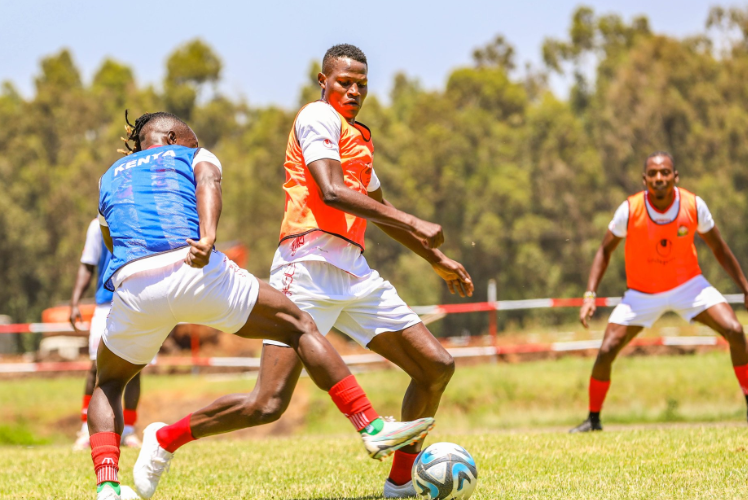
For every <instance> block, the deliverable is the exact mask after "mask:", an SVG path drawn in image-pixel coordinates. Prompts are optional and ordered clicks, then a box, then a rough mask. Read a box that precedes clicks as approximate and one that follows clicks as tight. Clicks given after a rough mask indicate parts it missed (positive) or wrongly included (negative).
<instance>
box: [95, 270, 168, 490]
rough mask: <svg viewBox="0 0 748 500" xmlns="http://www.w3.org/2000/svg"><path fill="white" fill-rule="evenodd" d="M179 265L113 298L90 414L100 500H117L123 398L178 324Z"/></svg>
mask: <svg viewBox="0 0 748 500" xmlns="http://www.w3.org/2000/svg"><path fill="white" fill-rule="evenodd" d="M179 266H181V264H175V265H172V266H165V267H163V268H159V269H153V270H149V271H142V272H140V273H137V274H134V275H132V276H130V277H129V278H128V279H127V280H125V281H124V282H123V283H122V284H121V285H120V286H119V287H118V288H117V291H116V292H115V294H114V301H113V303H112V309H111V312H110V313H109V316H108V318H107V322H106V328H105V330H104V333H103V335H102V341H101V344H100V345H99V352H98V355H97V369H98V377H97V381H96V388H95V389H94V394H93V397H92V398H91V405H90V406H89V411H88V425H89V428H90V429H91V456H92V458H93V461H94V468H95V471H96V476H97V484H98V489H99V490H100V491H99V498H100V499H101V498H106V499H107V500H109V499H119V480H118V477H117V471H118V469H119V448H120V438H121V435H122V431H123V429H124V425H125V422H124V412H123V408H122V398H123V394H124V391H125V387H126V386H127V384H128V382H130V381H131V380H132V378H133V377H135V375H137V374H138V373H139V372H140V370H142V369H143V367H145V366H146V365H147V364H148V363H149V362H150V361H151V360H152V359H153V356H154V355H155V354H156V353H157V352H158V350H159V348H160V347H161V344H162V343H163V341H164V339H165V338H166V337H167V336H168V335H169V332H170V331H171V330H172V329H173V328H174V326H175V325H176V324H177V323H178V321H176V320H175V318H174V315H173V314H172V312H171V309H170V307H169V300H170V299H169V297H170V293H171V292H170V285H171V280H170V277H171V275H172V274H173V272H174V270H175V268H177V267H179ZM115 491H116V495H115Z"/></svg>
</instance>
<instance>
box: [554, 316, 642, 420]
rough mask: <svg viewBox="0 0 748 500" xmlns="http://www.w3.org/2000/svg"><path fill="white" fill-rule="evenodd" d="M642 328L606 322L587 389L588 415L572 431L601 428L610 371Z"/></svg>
mask: <svg viewBox="0 0 748 500" xmlns="http://www.w3.org/2000/svg"><path fill="white" fill-rule="evenodd" d="M643 329H644V327H643V326H637V325H620V324H617V323H608V326H607V328H606V329H605V335H604V336H603V343H602V345H601V346H600V350H599V351H598V352H597V357H596V358H595V364H594V365H593V367H592V376H591V377H590V384H589V389H588V394H589V415H588V416H587V420H585V421H584V422H582V423H581V424H579V425H578V426H576V427H574V428H573V429H571V431H569V432H572V433H576V432H589V431H600V430H602V429H603V428H602V424H601V423H600V411H601V410H602V408H603V403H604V402H605V397H606V396H607V394H608V389H609V388H610V373H611V371H612V368H613V361H615V359H616V357H617V356H618V353H620V352H621V350H622V349H623V348H624V347H626V346H627V345H628V343H629V342H631V341H632V340H633V339H634V337H636V336H637V335H638V334H639V332H641V331H642V330H643Z"/></svg>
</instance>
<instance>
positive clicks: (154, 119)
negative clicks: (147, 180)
mask: <svg viewBox="0 0 748 500" xmlns="http://www.w3.org/2000/svg"><path fill="white" fill-rule="evenodd" d="M127 113H128V110H125V123H126V124H127V125H125V131H126V132H127V138H124V137H120V139H122V141H123V142H124V143H125V147H126V148H127V149H126V150H124V149H118V150H117V151H118V152H119V153H122V154H124V155H125V156H127V155H129V154H132V153H137V152H138V151H140V150H141V148H140V134H141V133H142V132H143V129H144V128H145V126H146V125H147V124H149V123H150V124H155V123H159V122H168V124H169V125H172V124H176V125H177V126H184V127H186V128H189V125H187V124H186V123H185V122H184V120H182V119H181V118H179V117H178V116H177V115H173V114H171V113H168V112H166V111H156V112H155V113H144V114H142V115H140V116H139V117H138V118H137V120H135V124H134V125H133V124H132V123H130V120H129V119H128V118H127ZM130 141H133V142H134V147H130Z"/></svg>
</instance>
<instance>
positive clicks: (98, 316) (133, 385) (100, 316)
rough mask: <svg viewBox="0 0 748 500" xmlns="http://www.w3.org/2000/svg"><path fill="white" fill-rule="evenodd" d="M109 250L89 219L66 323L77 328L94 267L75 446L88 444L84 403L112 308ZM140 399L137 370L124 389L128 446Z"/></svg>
mask: <svg viewBox="0 0 748 500" xmlns="http://www.w3.org/2000/svg"><path fill="white" fill-rule="evenodd" d="M111 258H112V253H111V252H110V251H109V249H107V248H106V246H105V245H104V239H103V236H102V235H101V227H100V226H99V221H98V219H94V220H92V221H91V224H89V225H88V231H87V232H86V244H85V245H84V246H83V255H81V262H80V266H78V275H77V277H76V279H75V286H74V287H73V296H72V298H71V299H70V324H72V325H73V328H74V329H75V331H78V324H79V323H80V322H81V321H83V317H82V316H81V312H80V308H79V306H80V299H81V297H82V296H83V294H84V293H85V292H86V290H87V289H88V287H89V285H90V284H91V280H92V279H93V274H94V269H96V309H94V314H93V318H91V325H90V328H89V333H88V354H89V356H90V358H91V360H92V362H91V369H90V370H89V371H88V373H87V374H86V384H85V386H84V388H83V407H82V409H81V421H82V422H83V423H82V426H81V430H80V431H79V432H78V438H77V439H76V441H75V444H74V445H73V449H75V450H87V449H88V448H89V446H90V442H89V435H88V422H87V417H88V404H89V402H90V401H91V394H93V388H94V384H95V383H96V352H97V351H98V349H99V341H100V340H101V334H102V333H104V328H106V317H107V316H108V315H109V310H110V309H111V308H112V292H110V291H109V290H107V289H106V288H104V272H105V271H106V268H107V265H109V260H110V259H111ZM139 400H140V374H137V375H135V377H133V379H132V380H131V381H130V383H128V384H127V388H126V389H125V410H124V416H125V427H124V430H123V431H122V444H123V445H124V446H127V447H130V448H139V447H140V445H141V443H140V440H139V439H138V436H137V435H136V434H135V422H136V421H137V419H138V401H139Z"/></svg>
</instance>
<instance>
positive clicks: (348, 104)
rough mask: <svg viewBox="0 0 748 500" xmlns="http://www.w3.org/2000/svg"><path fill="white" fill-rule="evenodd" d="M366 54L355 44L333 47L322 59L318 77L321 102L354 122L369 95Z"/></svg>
mask: <svg viewBox="0 0 748 500" xmlns="http://www.w3.org/2000/svg"><path fill="white" fill-rule="evenodd" d="M367 71H368V64H367V62H366V55H364V53H363V51H362V50H361V49H359V48H358V47H356V46H354V45H349V44H347V43H342V44H340V45H333V46H332V47H330V49H329V50H328V51H327V52H326V53H325V57H324V58H323V59H322V72H321V73H320V74H319V75H317V79H318V81H319V85H320V87H322V99H324V100H325V101H327V102H329V103H330V105H332V107H333V108H335V110H336V111H337V112H338V113H340V114H341V115H343V117H344V118H345V119H347V120H354V119H355V118H356V115H358V112H359V111H360V110H361V106H362V105H363V104H364V99H366V93H367V92H368V90H369V89H368V77H367Z"/></svg>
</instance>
